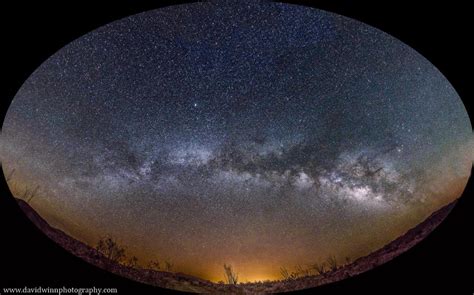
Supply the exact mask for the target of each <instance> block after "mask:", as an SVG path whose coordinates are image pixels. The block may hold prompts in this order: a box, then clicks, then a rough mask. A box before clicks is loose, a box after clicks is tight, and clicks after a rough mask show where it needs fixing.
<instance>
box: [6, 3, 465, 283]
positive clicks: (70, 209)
mask: <svg viewBox="0 0 474 295" xmlns="http://www.w3.org/2000/svg"><path fill="white" fill-rule="evenodd" d="M32 50H34V48H33V49H32ZM472 138H473V137H472V127H471V124H470V121H469V118H468V115H467V113H466V110H465V108H464V106H463V104H462V101H461V99H460V98H459V97H458V95H457V94H456V92H455V90H454V89H453V88H452V86H451V85H450V84H449V82H448V81H447V80H446V78H444V77H443V75H442V74H441V73H440V72H439V71H438V70H437V69H436V68H435V67H434V66H433V65H432V64H431V63H430V62H429V61H427V60H426V59H424V58H423V57H422V56H420V55H419V54H418V53H417V52H415V51H414V50H413V49H411V48H409V47H408V46H406V45H404V44H403V43H401V42H400V41H398V40H397V39H395V38H392V37H390V36H389V35H387V34H385V33H383V32H381V31H379V30H377V29H374V28H371V27H369V26H367V25H364V24H362V23H359V22H356V21H354V20H351V19H348V18H345V17H342V16H338V15H335V14H331V13H327V12H323V11H320V10H315V9H310V8H306V7H302V6H294V5H289V4H279V3H269V2H256V1H254V2H249V3H246V2H244V1H239V3H235V2H228V3H226V2H223V1H219V2H218V3H216V2H214V3H194V4H186V5H179V6H172V7H167V8H163V9H159V10H155V11H150V12H146V13H142V14H138V15H135V16H131V17H128V18H125V19H122V20H119V21H116V22H113V23H111V24H109V25H106V26H104V27H101V28H99V29H97V30H95V31H93V32H91V33H88V34H86V35H84V36H82V37H81V38H79V39H77V40H76V41H74V42H72V43H70V44H68V45H67V46H65V47H64V48H62V49H61V50H59V51H58V52H57V53H56V54H54V55H53V56H52V57H50V58H49V59H48V60H47V61H45V62H44V63H43V64H42V65H41V66H40V67H39V68H38V69H37V70H36V71H35V72H34V73H33V74H32V75H31V76H30V78H29V79H28V80H27V81H26V82H25V83H24V84H23V86H22V87H21V89H19V91H18V93H17V95H16V96H15V98H14V100H13V101H12V104H11V106H10V109H9V111H8V113H7V116H6V118H5V121H4V124H3V127H2V135H1V145H0V146H1V161H2V166H3V170H4V173H5V174H6V175H8V174H9V173H10V172H11V171H12V170H13V169H14V170H15V172H14V174H13V176H12V179H11V180H10V188H11V189H12V192H13V194H14V195H15V196H17V197H20V198H21V196H22V195H23V192H24V190H25V189H26V188H34V187H35V186H37V185H38V186H39V190H38V194H37V196H36V197H35V198H34V199H32V201H31V203H30V205H31V206H32V207H33V208H35V209H36V210H37V211H38V212H39V213H40V214H41V215H42V216H43V217H44V218H45V219H46V220H47V221H48V222H49V223H50V224H51V225H53V226H55V227H58V228H60V229H62V230H64V231H65V232H67V233H68V234H70V235H72V236H73V237H75V238H77V239H79V240H82V241H85V242H86V243H89V244H91V245H95V244H96V243H97V240H98V238H99V237H104V236H110V237H113V238H114V239H116V240H117V241H119V242H120V243H121V244H122V245H124V246H126V248H127V252H128V253H129V254H130V255H136V256H137V257H138V258H139V262H140V263H141V264H143V265H146V264H147V263H148V261H150V260H152V259H157V260H160V261H164V260H169V261H172V262H173V263H174V265H175V267H174V268H175V270H177V271H181V272H185V273H189V274H192V275H197V276H201V277H203V278H206V279H211V280H215V281H218V280H223V278H224V277H223V267H222V265H223V264H224V263H230V264H232V265H233V266H234V268H235V269H236V271H237V272H238V273H239V275H240V278H241V279H242V280H244V281H245V280H260V279H276V278H278V277H279V268H280V266H285V267H287V268H289V269H292V268H293V267H295V266H296V265H298V264H301V265H303V266H304V265H307V264H310V263H314V262H317V261H324V260H326V258H327V257H328V256H329V255H335V256H336V257H337V259H338V260H339V261H344V260H345V257H350V258H351V259H354V258H357V257H359V256H361V255H366V254H368V253H369V252H371V251H373V250H376V249H378V248H379V247H381V246H383V245H385V244H386V243H387V242H389V241H391V240H393V239H395V238H396V237H398V236H400V235H401V234H403V233H404V232H405V231H406V230H408V229H409V228H411V227H413V226H415V225H416V224H418V223H419V222H421V221H422V220H423V219H424V218H426V217H427V216H429V215H430V214H431V213H432V212H433V211H434V210H436V209H438V208H440V207H441V206H443V205H445V204H447V203H449V202H451V201H453V200H454V199H456V198H457V197H459V196H460V194H461V193H462V190H463V189H464V186H465V184H466V182H467V179H468V177H469V175H470V170H471V167H472V159H473V158H474V157H473V147H472V146H473V145H472V144H473V140H472Z"/></svg>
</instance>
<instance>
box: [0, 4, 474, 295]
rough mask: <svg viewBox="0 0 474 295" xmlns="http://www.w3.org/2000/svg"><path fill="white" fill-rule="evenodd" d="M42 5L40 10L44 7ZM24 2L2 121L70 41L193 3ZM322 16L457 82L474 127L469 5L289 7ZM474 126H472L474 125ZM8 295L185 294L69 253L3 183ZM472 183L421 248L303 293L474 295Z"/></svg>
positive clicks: (9, 35) (0, 282)
mask: <svg viewBox="0 0 474 295" xmlns="http://www.w3.org/2000/svg"><path fill="white" fill-rule="evenodd" d="M38 2H41V3H38ZM98 2H99V1H95V2H94V1H80V2H79V1H77V2H71V1H63V2H57V3H55V2H51V1H48V2H46V1H31V2H27V1H16V2H14V3H8V5H9V6H8V7H7V6H6V5H7V3H5V1H4V2H2V3H1V4H0V12H1V14H2V16H1V17H0V23H1V26H0V40H1V46H0V48H1V49H0V50H1V51H0V52H1V61H2V63H1V65H2V66H1V67H0V71H1V74H2V77H3V79H2V82H1V87H0V91H1V93H0V97H1V103H2V108H1V113H0V114H1V118H2V122H3V118H4V116H5V113H6V110H7V108H8V105H9V103H10V101H11V99H12V98H13V97H14V95H15V94H16V92H17V91H18V89H19V88H20V86H21V84H22V83H23V82H24V81H25V80H26V79H27V78H28V76H29V75H30V74H31V73H32V72H33V71H34V70H35V69H36V68H37V67H38V66H39V65H40V64H41V63H42V62H43V61H45V60H46V59H47V58H48V57H49V56H50V55H52V54H53V53H54V52H56V51H57V50H59V49H60V48H61V47H63V46H64V45H66V44H67V43H69V42H70V41H72V40H74V39H76V38H78V37H80V36H82V35H83V34H85V33H87V32H89V31H92V30H93V29H95V28H97V27H100V26H102V25H104V24H107V23H109V22H111V21H114V20H117V19H120V18H123V17H126V16H129V15H132V14H135V13H139V12H142V11H146V10H150V9H154V8H159V7H163V6H168V5H172V4H179V3H185V2H188V1H159V3H156V2H157V1H155V2H154V1H146V2H145V1H122V2H117V1H113V2H112V1H110V2H107V1H101V2H100V5H99V3H98ZM283 2H289V3H294V4H302V5H306V6H312V7H317V8H321V9H324V10H328V11H332V12H335V13H338V14H342V15H345V16H348V17H351V18H354V19H357V20H360V21H362V22H365V23H367V24H369V25H371V26H374V27H376V28H379V29H381V30H383V31H385V32H387V33H389V34H391V35H392V36H395V37H397V38H398V39H400V40H401V41H403V42H404V43H406V44H408V45H409V46H411V47H412V48H414V49H416V50H417V51H418V52H420V53H421V54H422V55H423V56H425V57H426V58H427V59H428V60H430V61H431V62H432V63H433V64H434V65H435V66H436V67H437V68H438V69H439V70H440V71H441V72H442V73H443V74H444V75H445V76H446V77H447V78H448V80H449V81H450V82H451V84H452V85H453V86H454V87H455V89H456V91H457V92H458V93H459V95H460V96H461V98H462V99H463V101H464V104H465V106H466V109H467V110H468V112H469V114H470V117H471V119H472V118H473V109H472V105H471V103H470V102H471V101H472V97H473V94H474V93H473V88H472V87H469V84H468V83H469V82H470V79H469V77H470V76H471V77H472V74H471V73H470V68H471V65H472V52H474V50H473V48H472V45H471V44H470V40H469V39H470V37H471V36H472V33H473V30H472V29H471V27H474V26H473V24H472V21H471V16H470V14H469V11H470V9H469V4H468V1H465V2H461V1H458V2H457V3H456V2H455V1H450V2H449V3H434V1H433V2H429V3H426V4H425V3H422V2H417V4H416V5H415V4H414V3H413V2H414V1H411V3H410V2H403V1H391V0H390V1H380V0H379V1H349V0H347V1H344V0H328V1H283ZM471 121H472V120H471ZM0 184H1V187H2V192H3V193H2V197H1V198H0V294H2V293H3V290H2V289H1V288H4V287H21V288H23V287H24V286H29V287H35V286H43V287H47V286H50V287H62V286H66V287H92V286H96V287H114V288H118V292H119V294H157V293H158V294H168V293H169V294H178V292H175V291H170V290H165V289H160V288H156V287H151V286H148V285H144V284H140V283H137V282H134V281H131V280H128V279H125V278H122V277H119V276H117V275H114V274H111V273H108V272H106V271H104V270H101V269H99V268H97V267H95V266H92V265H90V264H88V263H86V262H84V261H83V260H81V259H79V258H77V257H75V256H73V255H72V254H70V253H68V252H67V251H65V250H64V249H62V248H61V247H60V246H58V245H56V244H55V243H54V242H52V241H51V240H49V239H48V238H47V237H46V236H45V235H44V234H42V233H41V232H40V231H39V230H38V229H36V227H34V225H33V224H32V223H31V222H30V221H29V220H28V219H27V218H26V217H25V216H24V214H23V213H22V212H21V211H20V209H19V208H18V206H17V205H16V204H15V202H14V200H13V198H12V197H11V194H10V193H9V191H8V189H7V186H6V183H5V180H4V178H1V179H0ZM472 195H474V194H473V180H472V178H471V180H470V181H469V184H468V186H467V188H466V190H465V192H464V194H463V196H462V197H461V199H460V201H459V203H458V204H457V205H456V207H455V208H454V209H453V212H452V213H451V214H450V215H449V216H448V218H447V219H446V220H445V222H443V223H442V224H441V225H440V226H439V227H438V228H437V229H436V230H435V231H434V232H433V233H432V234H431V235H430V236H428V237H427V238H426V239H425V240H423V241H422V242H420V243H419V244H418V245H417V246H415V247H414V248H413V249H411V250H409V251H407V252H406V253H404V254H402V255H401V256H399V257H397V258H395V259H394V260H392V261H391V262H388V263H386V264H384V265H382V266H379V267H377V268H375V269H373V270H371V271H368V272H366V273H363V274H361V275H358V276H356V277H354V278H350V279H347V280H344V281H341V282H337V283H334V284H329V285H325V286H322V287H318V288H316V289H308V290H305V291H301V292H295V293H298V294H312V293H318V294H349V293H355V294H388V293H389V294H403V293H410V294H411V293H415V292H416V293H418V292H422V293H423V294H438V293H440V294H473V292H474V281H473V280H472V270H471V269H470V267H472V265H473V262H474V259H473V253H472V252H473V249H474V242H473V240H472V239H470V236H471V235H472V232H473V230H472V228H473V227H472V224H473V223H472V220H471V219H472V218H470V213H471V212H474V211H473V200H472Z"/></svg>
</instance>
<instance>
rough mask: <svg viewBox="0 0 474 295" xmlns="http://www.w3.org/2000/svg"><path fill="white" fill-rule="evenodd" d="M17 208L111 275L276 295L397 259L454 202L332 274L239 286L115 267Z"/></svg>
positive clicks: (191, 289) (218, 290)
mask: <svg viewBox="0 0 474 295" xmlns="http://www.w3.org/2000/svg"><path fill="white" fill-rule="evenodd" d="M17 201H18V204H19V206H20V207H21V209H22V210H23V211H24V212H25V214H26V215H27V216H28V218H29V219H30V220H31V221H33V223H34V224H35V225H36V226H37V227H38V228H40V229H41V231H42V232H43V233H45V234H46V235H47V236H48V237H49V238H51V239H52V240H54V241H55V242H56V243H58V244H59V245H61V246H62V247H64V248H65V249H66V250H68V251H69V252H71V253H73V254H74V255H76V256H78V257H81V258H82V259H84V260H85V261H87V262H89V263H92V264H94V265H96V266H98V267H101V268H103V269H106V270H108V271H111V272H113V273H115V274H118V275H121V276H123V277H127V278H130V279H132V280H135V281H139V282H143V283H146V284H150V285H155V286H160V287H165V288H170V289H175V290H181V291H186V292H196V293H241V294H258V293H277V292H285V291H293V290H299V289H305V288H311V287H316V286H319V285H323V284H327V283H331V282H335V281H339V280H342V279H344V278H347V277H351V276H355V275H357V274H359V273H362V272H365V271H367V270H370V269H372V268H374V267H375V266H378V265H381V264H383V263H385V262H387V261H389V260H391V259H392V258H394V257H396V256H397V255H399V254H401V253H403V252H405V251H406V250H408V249H409V248H411V247H413V246H414V245H415V244H416V243H418V242H419V241H421V240H423V239H424V238H425V237H426V236H427V235H428V234H429V233H430V232H431V231H432V230H433V229H434V228H436V226H437V225H438V224H440V223H441V222H442V221H443V220H444V218H445V217H446V216H447V215H448V214H449V212H450V211H451V209H452V208H453V207H454V205H455V203H456V201H455V202H453V203H451V204H449V205H446V206H444V207H442V208H441V209H439V210H438V211H436V212H434V213H433V214H431V216H429V217H428V218H427V219H426V220H425V221H423V222H422V223H420V224H419V225H417V226H416V227H414V228H412V229H410V230H409V231H407V232H406V233H405V234H404V235H403V236H400V237H399V238H397V239H395V240H394V241H392V242H391V243H389V244H387V245H385V246H384V247H382V248H381V249H379V250H377V251H374V252H372V253H371V254H370V255H367V256H365V257H361V258H359V259H357V260H355V261H353V262H351V263H350V264H346V265H344V266H341V267H339V268H337V269H335V270H332V271H327V272H325V273H323V274H321V275H310V276H305V277H299V278H296V279H289V280H282V281H272V282H264V283H244V284H238V285H227V284H216V283H213V282H210V281H207V280H203V279H199V278H196V277H193V276H189V275H185V274H182V273H174V272H165V271H156V270H150V269H137V268H133V267H127V266H125V265H122V264H118V263H115V262H113V261H111V260H109V259H107V258H106V257H105V256H104V255H103V254H102V253H100V252H99V251H97V250H96V249H94V248H92V247H90V246H88V245H86V244H84V243H82V242H80V241H78V240H76V239H74V238H72V237H70V236H68V235H67V234H65V233H64V232H63V231H61V230H59V229H56V228H53V227H51V226H50V225H49V224H48V223H47V222H46V221H45V220H44V219H43V218H42V217H41V216H40V215H39V214H38V213H36V211H35V210H34V209H33V208H31V207H30V206H29V205H28V204H27V203H26V202H25V201H23V200H20V199H17Z"/></svg>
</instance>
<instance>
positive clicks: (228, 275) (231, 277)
mask: <svg viewBox="0 0 474 295" xmlns="http://www.w3.org/2000/svg"><path fill="white" fill-rule="evenodd" d="M224 275H225V279H226V281H227V284H231V285H236V284H237V283H238V281H239V276H238V275H237V273H236V272H235V271H234V270H233V269H232V265H230V264H229V265H227V264H224Z"/></svg>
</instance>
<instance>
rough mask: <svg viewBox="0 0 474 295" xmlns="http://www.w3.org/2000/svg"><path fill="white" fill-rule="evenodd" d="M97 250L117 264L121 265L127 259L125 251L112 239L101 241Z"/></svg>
mask: <svg viewBox="0 0 474 295" xmlns="http://www.w3.org/2000/svg"><path fill="white" fill-rule="evenodd" d="M96 249H97V250H98V251H99V252H101V253H102V254H104V255H105V257H107V258H108V259H109V260H111V261H114V262H116V263H121V262H122V261H123V260H124V259H125V249H124V248H123V247H121V246H119V245H118V244H117V242H116V241H114V240H113V239H112V238H105V239H100V240H99V242H98V243H97V247H96Z"/></svg>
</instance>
